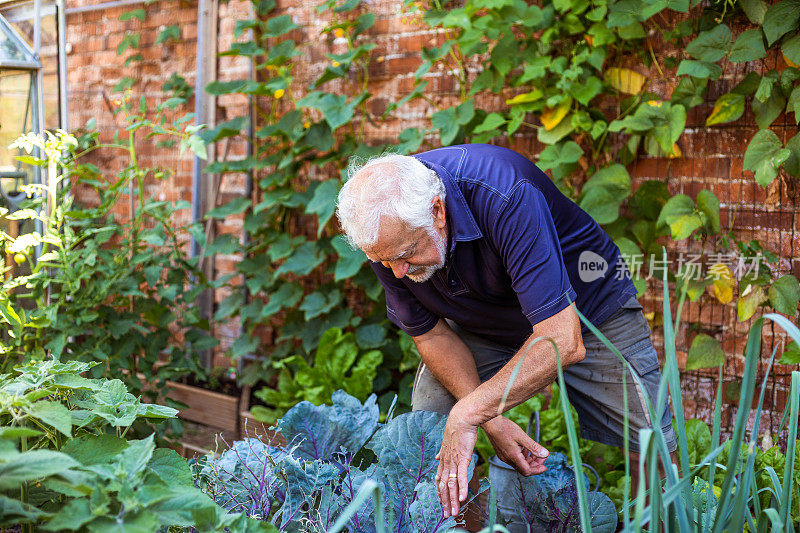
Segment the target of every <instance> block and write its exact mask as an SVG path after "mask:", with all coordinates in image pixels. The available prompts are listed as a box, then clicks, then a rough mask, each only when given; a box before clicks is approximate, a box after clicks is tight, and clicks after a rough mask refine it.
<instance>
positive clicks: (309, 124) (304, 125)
mask: <svg viewBox="0 0 800 533" xmlns="http://www.w3.org/2000/svg"><path fill="white" fill-rule="evenodd" d="M303 127H304V128H305V129H308V128H310V127H311V123H310V122H308V121H305V122H303Z"/></svg>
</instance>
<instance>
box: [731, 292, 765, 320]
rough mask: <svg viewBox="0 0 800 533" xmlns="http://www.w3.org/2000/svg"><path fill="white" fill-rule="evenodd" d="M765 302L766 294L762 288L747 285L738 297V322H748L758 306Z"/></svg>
mask: <svg viewBox="0 0 800 533" xmlns="http://www.w3.org/2000/svg"><path fill="white" fill-rule="evenodd" d="M766 301H767V294H766V292H764V288H763V287H759V286H757V285H755V284H754V283H750V284H749V285H747V288H746V289H745V290H744V291H743V292H742V294H741V295H740V296H739V303H738V306H737V308H738V315H739V322H744V321H745V320H748V319H749V318H750V317H752V316H753V314H754V313H755V312H756V309H758V306H759V305H761V304H762V303H764V302H766Z"/></svg>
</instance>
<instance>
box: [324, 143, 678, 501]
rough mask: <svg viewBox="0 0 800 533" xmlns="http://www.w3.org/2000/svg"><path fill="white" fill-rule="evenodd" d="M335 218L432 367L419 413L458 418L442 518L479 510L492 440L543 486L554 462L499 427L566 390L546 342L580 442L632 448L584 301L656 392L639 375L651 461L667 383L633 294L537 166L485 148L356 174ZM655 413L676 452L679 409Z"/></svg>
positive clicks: (456, 149) (616, 381) (447, 442)
mask: <svg viewBox="0 0 800 533" xmlns="http://www.w3.org/2000/svg"><path fill="white" fill-rule="evenodd" d="M337 216H338V217H339V221H340V222H341V225H342V228H343V229H344V231H345V233H346V235H347V237H348V239H349V241H350V242H351V244H353V245H354V246H357V247H359V248H361V249H362V250H363V251H364V253H365V254H366V255H367V258H368V259H369V260H370V261H371V265H372V268H373V269H374V270H375V273H376V274H377V276H378V278H379V279H380V281H381V284H382V285H383V287H384V291H385V294H386V308H387V313H388V316H389V319H390V320H391V321H392V322H394V323H395V324H396V325H397V326H399V327H400V328H402V329H403V330H404V331H405V332H407V333H408V334H409V335H411V337H412V338H413V339H414V342H415V344H416V346H417V348H418V350H419V353H420V356H421V357H422V363H421V364H420V366H419V369H418V371H417V376H416V379H415V382H414V389H413V392H412V407H413V409H415V410H427V411H437V412H441V413H449V417H448V420H447V425H446V427H445V433H444V440H443V443H442V447H441V450H440V452H439V458H440V464H439V471H438V473H437V486H438V488H439V498H440V500H441V502H442V505H443V507H444V512H445V516H449V515H455V514H457V513H458V512H459V502H460V501H464V499H465V498H466V496H467V482H468V480H467V467H468V465H469V461H470V459H471V457H472V453H473V449H474V446H475V441H476V439H477V431H478V428H479V427H482V428H483V430H484V431H485V432H486V434H487V436H488V437H489V440H490V441H491V443H492V445H493V447H494V449H495V451H496V452H497V455H498V457H500V458H501V459H502V460H504V461H505V462H507V463H509V464H511V465H513V466H514V467H515V468H516V469H517V470H518V471H519V472H520V473H522V474H524V475H531V474H538V473H541V472H543V471H544V470H545V467H544V465H543V463H544V459H545V458H546V457H547V455H548V452H547V450H545V449H544V448H543V447H541V446H540V445H538V444H537V443H535V442H534V441H533V440H532V439H531V438H530V437H528V436H527V435H526V434H525V432H524V431H522V429H521V428H520V427H519V426H517V425H516V424H514V423H512V422H511V421H509V420H508V419H506V418H504V417H503V416H498V413H499V412H500V410H501V409H503V408H505V409H509V408H511V407H513V406H515V405H518V404H520V403H522V402H524V401H526V400H527V399H529V398H530V397H531V396H533V395H534V394H535V393H536V392H537V391H540V390H541V389H543V388H545V387H546V386H548V385H549V384H551V383H553V381H554V380H555V379H556V377H557V375H558V374H557V372H558V371H557V362H556V353H555V350H554V349H553V346H552V344H551V343H550V342H547V341H544V342H537V343H533V341H534V340H535V339H536V338H537V337H549V338H551V339H553V340H554V342H555V343H556V345H557V346H558V348H559V353H560V357H561V361H562V365H563V367H564V368H565V380H566V384H567V389H568V390H567V393H568V397H569V400H570V402H571V404H572V405H573V406H574V407H575V409H576V410H577V412H578V415H579V421H580V428H581V435H582V436H583V437H585V438H589V439H592V440H595V441H597V442H602V443H606V444H611V445H615V446H622V445H623V441H622V436H623V412H624V407H623V405H622V398H623V395H622V393H623V391H622V372H623V371H624V370H623V367H622V364H621V362H620V361H619V360H618V359H617V357H616V356H615V355H614V354H613V353H612V352H611V351H610V350H608V349H607V348H606V347H605V346H604V345H603V344H602V343H601V341H600V340H599V339H598V338H597V337H596V336H595V335H594V334H592V333H591V332H590V331H589V330H588V328H586V327H585V326H582V325H581V322H580V320H579V318H578V315H577V314H576V313H575V310H574V308H573V307H572V306H571V305H570V303H571V302H573V301H574V302H575V306H576V307H577V309H578V310H579V311H580V312H581V313H582V314H583V315H584V316H585V317H586V318H587V319H588V320H589V321H590V322H591V323H592V324H594V325H596V326H598V327H599V329H600V331H601V332H602V333H603V334H604V335H605V336H606V337H607V338H608V339H609V340H610V341H611V342H612V343H613V344H614V345H615V347H616V348H617V349H619V351H620V352H621V353H622V355H623V356H624V357H625V359H626V360H627V361H628V362H630V364H631V366H632V367H633V369H634V371H635V372H636V373H637V374H638V377H639V379H640V380H641V382H642V384H643V385H644V388H645V390H641V389H640V388H639V386H638V385H637V383H636V382H635V380H634V379H633V378H632V377H631V376H630V372H629V373H628V378H627V387H628V410H629V420H630V424H631V439H630V449H631V450H632V451H633V452H638V450H639V448H638V441H637V439H636V436H637V435H638V429H639V428H642V427H652V425H653V421H651V420H650V416H649V413H648V410H647V407H646V404H645V400H644V396H645V395H648V396H649V397H650V398H651V399H652V401H653V402H655V399H656V391H657V388H658V382H659V379H660V373H659V370H658V359H657V357H656V352H655V349H654V348H653V345H652V342H651V340H650V328H649V326H648V324H647V321H646V319H645V318H644V315H643V314H642V306H641V305H640V304H639V302H638V301H637V299H636V289H635V287H634V285H633V283H632V281H631V280H630V275H628V273H627V269H626V267H625V262H624V260H623V259H622V258H621V256H620V253H619V249H618V248H617V246H616V245H615V244H614V243H613V241H612V240H611V239H610V238H609V236H608V235H607V234H606V233H605V232H604V231H603V230H602V228H601V227H600V226H599V225H598V224H597V223H596V222H595V221H594V220H593V219H592V218H591V217H590V216H589V215H588V214H587V213H586V212H585V211H583V210H582V209H580V207H578V206H577V205H576V204H575V203H574V202H572V201H571V200H570V199H569V198H567V197H566V196H564V195H563V194H562V193H561V192H560V191H559V190H558V188H557V187H556V186H555V185H554V184H553V183H552V182H551V181H550V179H549V178H548V177H547V176H546V175H545V174H544V173H543V172H542V171H541V170H539V169H538V168H537V167H536V166H535V165H534V164H533V163H532V162H531V161H529V160H528V159H526V158H525V157H523V156H521V155H520V154H518V153H516V152H513V151H511V150H508V149H505V148H500V147H496V146H490V145H481V144H473V145H463V146H451V147H447V148H440V149H437V150H432V151H429V152H425V153H421V154H417V155H415V156H401V155H385V156H382V157H379V158H377V159H373V160H371V161H369V162H368V163H366V164H365V165H363V166H361V167H360V168H355V169H353V171H352V172H351V177H350V179H349V180H348V181H347V182H346V183H345V185H344V187H343V188H342V190H341V192H340V194H339V201H338V207H337ZM520 359H522V364H521V367H520V371H519V374H518V375H517V377H516V379H515V381H514V383H513V386H512V387H511V389H510V392H509V394H508V398H507V401H506V403H505V404H502V398H503V395H504V392H505V390H506V387H507V385H508V383H509V381H510V379H511V375H512V372H513V371H514V368H515V367H516V366H517V363H519V362H520ZM656 412H658V413H660V414H661V416H660V419H659V420H656V421H655V423H657V424H660V425H661V427H662V428H664V431H665V433H666V434H667V437H668V445H669V446H670V451H672V450H674V448H675V446H676V441H675V435H674V433H673V431H672V429H671V427H670V422H671V414H670V411H669V406H668V405H667V404H666V403H664V404H663V405H659V406H656Z"/></svg>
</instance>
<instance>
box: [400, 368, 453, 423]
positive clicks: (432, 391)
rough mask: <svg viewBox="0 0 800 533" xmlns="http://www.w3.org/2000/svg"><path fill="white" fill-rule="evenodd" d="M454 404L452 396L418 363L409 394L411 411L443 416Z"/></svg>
mask: <svg viewBox="0 0 800 533" xmlns="http://www.w3.org/2000/svg"><path fill="white" fill-rule="evenodd" d="M455 404H456V399H455V398H454V397H453V395H452V394H450V392H449V391H448V390H447V389H446V388H445V387H444V385H442V384H441V383H439V380H438V379H436V378H435V377H434V375H433V374H432V373H431V371H430V370H429V369H428V367H426V366H425V364H424V363H420V365H419V368H417V376H416V378H415V379H414V389H413V390H412V392H411V409H413V410H414V411H433V412H435V413H442V414H444V415H446V414H448V413H449V412H450V409H452V407H453V406H454V405H455Z"/></svg>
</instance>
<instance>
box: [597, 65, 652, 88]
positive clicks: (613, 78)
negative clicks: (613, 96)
mask: <svg viewBox="0 0 800 533" xmlns="http://www.w3.org/2000/svg"><path fill="white" fill-rule="evenodd" d="M603 77H604V78H605V80H606V83H608V84H609V85H610V86H611V87H613V88H614V89H615V90H617V91H619V92H621V93H625V94H639V93H640V92H641V91H642V88H643V87H644V84H645V82H646V81H647V78H646V77H645V76H643V75H642V74H639V73H638V72H636V71H635V70H631V69H628V68H616V67H615V68H610V69H607V70H606V71H605V73H604V74H603Z"/></svg>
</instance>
